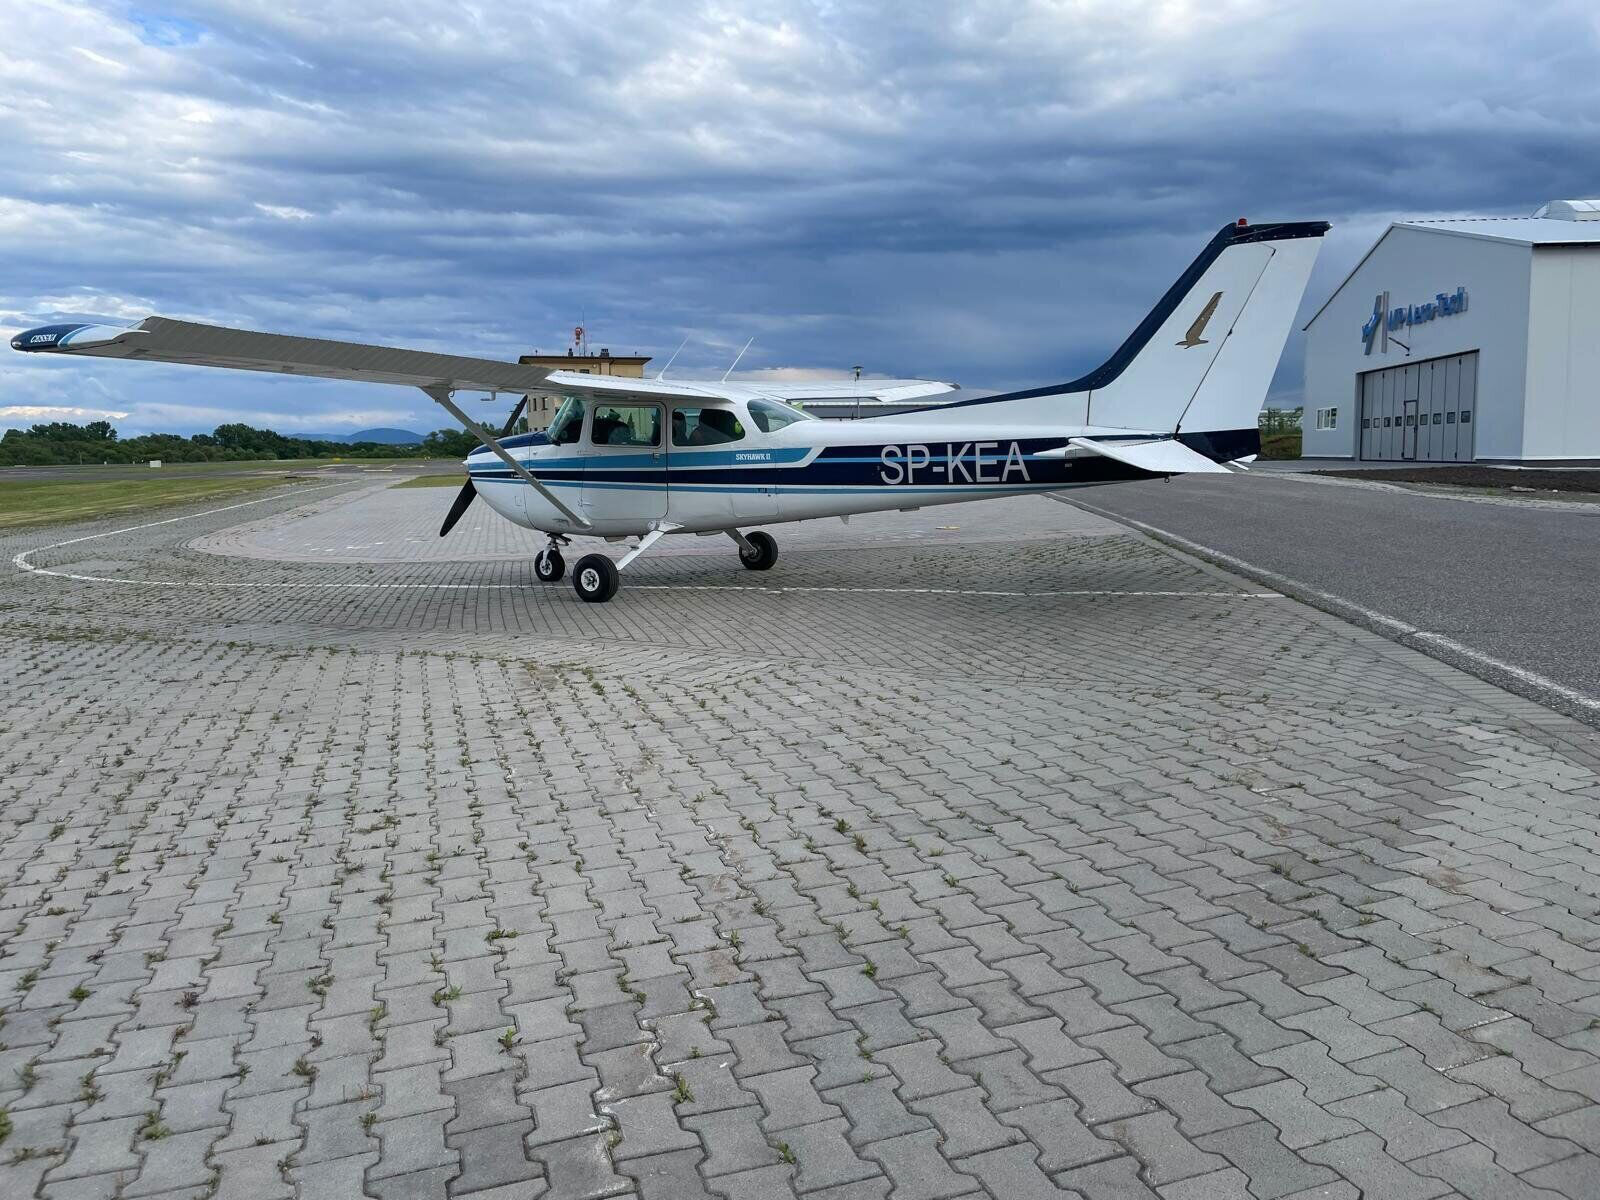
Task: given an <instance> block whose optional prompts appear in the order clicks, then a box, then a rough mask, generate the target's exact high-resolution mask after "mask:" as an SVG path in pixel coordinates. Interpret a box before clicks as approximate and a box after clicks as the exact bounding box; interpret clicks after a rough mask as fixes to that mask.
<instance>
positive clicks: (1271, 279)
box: [11, 221, 1328, 602]
mask: <svg viewBox="0 0 1600 1200" xmlns="http://www.w3.org/2000/svg"><path fill="white" fill-rule="evenodd" d="M1327 230H1328V225H1327V223H1326V222H1323V221H1304V222H1292V223H1279V224H1269V225H1253V226H1252V225H1249V224H1247V223H1246V222H1244V221H1240V222H1238V223H1237V224H1235V225H1226V226H1224V227H1223V228H1222V229H1221V231H1219V232H1218V233H1217V235H1216V236H1215V237H1213V238H1212V239H1211V241H1210V242H1209V243H1207V245H1206V247H1205V249H1204V250H1202V251H1201V252H1200V255H1199V257H1198V258H1196V259H1195V260H1194V262H1192V263H1190V264H1189V267H1188V269H1187V270H1186V271H1184V272H1183V274H1182V275H1180V276H1179V277H1178V280H1177V282H1175V283H1174V284H1173V285H1172V286H1171V287H1170V288H1169V289H1168V290H1167V292H1166V294H1165V295H1164V296H1162V297H1161V299H1160V301H1159V302H1158V303H1157V304H1156V306H1155V307H1154V308H1153V309H1151V310H1150V312H1149V314H1148V315H1147V316H1146V317H1145V318H1144V320H1143V321H1141V322H1140V323H1139V325H1138V327H1137V328H1135V329H1134V331H1133V332H1132V333H1131V334H1130V335H1129V336H1128V338H1127V340H1126V341H1124V342H1123V343H1122V345H1121V346H1120V347H1119V348H1118V349H1117V351H1116V352H1115V353H1114V354H1112V356H1111V357H1110V358H1108V359H1107V360H1106V361H1105V362H1104V363H1103V364H1101V365H1100V366H1099V367H1097V368H1096V369H1095V370H1093V371H1090V372H1089V373H1088V374H1087V375H1084V376H1082V377H1081V378H1078V379H1074V380H1072V381H1070V382H1068V383H1061V384H1056V385H1053V386H1048V387H1038V388H1031V389H1028V390H1026V391H1018V392H1007V393H1004V394H1002V395H995V396H983V397H980V398H977V399H963V400H954V401H951V402H946V403H940V404H937V405H934V406H930V407H926V408H920V409H914V410H912V411H909V412H907V411H901V412H896V413H894V414H892V415H890V414H886V415H882V416H869V417H863V418H861V419H858V420H852V421H822V420H818V419H816V418H815V417H813V416H811V415H810V414H808V413H806V412H804V411H803V410H802V409H801V408H797V407H795V406H794V404H793V403H790V402H791V401H799V402H803V401H804V400H806V399H808V398H816V397H819V396H823V395H838V394H839V386H838V385H789V386H780V385H772V384H752V383H747V382H728V381H724V380H717V381H708V380H707V381H688V380H670V381H669V380H665V379H661V378H659V377H658V378H655V379H631V378H620V377H616V376H606V375H586V374H580V373H577V372H572V371H551V370H550V369H548V368H544V367H534V366H528V365H523V364H518V363H507V362H499V361H496V360H491V359H481V358H468V357H462V356H458V355H452V354H437V353H431V352H427V351H419V350H403V349H398V348H394V347H387V346H366V345H360V344H357V343H353V342H338V341H329V340H326V339H321V338H307V337H295V336H289V335H284V334H270V333H255V332H251V331H248V330H240V329H225V328H221V327H219V326H214V325H201V324H195V323H193V322H188V321H174V320H169V319H167V318H165V317H147V318H145V319H144V320H143V321H140V322H138V323H136V324H134V325H131V326H127V327H118V326H108V325H101V324H89V323H81V322H80V323H75V324H58V325H49V326H45V327H44V328H41V329H32V330H29V331H27V332H25V333H21V334H18V335H17V336H16V337H14V338H13V339H12V340H11V348H12V349H13V350H21V351H25V352H27V353H37V354H70V355H88V356H91V357H97V358H127V359H140V360H145V361H151V362H170V363H190V364H195V365H199V366H211V367H233V368H236V369H240V370H247V371H270V372H273V373H277V374H284V375H309V376H319V377H323V378H330V379H357V380H365V381H369V382H373V383H388V384H400V385H409V386H412V387H418V388H421V389H422V391H423V392H425V393H427V395H428V396H429V397H431V398H432V399H433V400H435V401H437V402H438V403H439V404H440V405H441V406H443V407H444V408H445V409H446V410H448V411H449V412H450V414H451V415H452V416H454V417H455V418H456V419H457V420H458V421H460V422H461V424H462V425H464V426H465V427H466V428H467V429H468V430H469V431H471V433H472V434H473V435H474V436H475V437H477V438H478V440H479V441H480V442H482V443H483V449H481V450H475V451H473V453H472V454H471V455H470V456H469V457H468V458H467V460H466V467H467V471H468V478H467V481H466V484H465V486H463V488H462V490H461V492H460V494H459V495H458V496H457V497H456V500H455V503H454V504H453V505H452V506H451V508H450V512H449V514H448V516H446V518H445V521H444V525H443V526H442V528H441V529H440V530H439V534H440V536H441V537H442V536H444V535H445V534H447V533H449V532H450V530H451V528H452V527H453V526H454V525H455V523H456V522H457V521H458V520H459V519H460V518H461V515H462V513H463V512H465V511H466V508H467V506H468V505H469V504H471V503H472V501H473V499H474V498H475V497H476V496H478V495H480V494H481V495H482V496H483V497H484V499H485V500H486V501H488V503H489V505H490V507H492V508H493V509H494V510H495V511H496V512H498V513H499V514H500V515H501V516H503V517H505V518H506V519H507V520H510V521H512V522H515V523H516V524H518V525H522V526H525V527H527V528H530V529H535V530H538V531H539V532H541V533H543V534H546V535H547V536H548V538H549V543H548V544H547V546H546V548H545V549H544V550H543V551H541V552H540V553H539V554H538V556H537V557H536V558H535V560H534V574H535V575H537V576H538V578H539V579H540V580H542V581H544V582H546V583H553V582H555V581H557V580H559V579H561V578H562V577H563V575H565V573H566V563H565V562H564V560H563V557H562V553H561V552H562V549H563V548H564V547H566V546H568V545H569V544H570V542H571V540H572V539H573V538H574V537H580V536H582V537H591V536H593V537H603V538H606V539H608V540H611V541H623V540H625V539H628V538H633V539H636V541H635V543H634V545H633V546H632V547H631V548H630V549H629V550H628V551H627V552H626V553H625V554H624V555H623V556H622V557H621V559H620V560H614V559H612V558H611V557H610V556H609V555H606V554H600V553H591V554H586V555H584V556H583V557H582V558H580V559H579V560H578V561H577V563H576V564H575V566H574V568H573V584H574V587H575V589H576V591H577V594H578V596H579V597H580V598H582V599H583V600H586V601H590V602H604V601H607V600H609V599H611V597H612V596H613V595H614V594H615V593H616V590H617V585H618V579H619V572H621V571H622V570H624V569H625V568H626V567H627V566H628V564H629V563H631V562H633V560H634V559H636V558H638V557H639V555H641V554H643V553H645V552H646V551H648V550H649V549H650V547H651V546H653V545H655V544H656V542H658V541H659V540H660V539H661V538H662V537H663V536H665V535H667V534H673V533H693V534H726V535H727V536H728V537H730V538H732V539H733V541H734V542H735V543H737V545H738V550H739V559H740V561H741V562H742V563H743V564H744V565H745V566H746V567H747V568H749V569H750V570H752V571H765V570H768V569H769V568H770V567H772V565H773V564H774V563H775V562H776V561H777V557H778V548H777V543H776V541H774V540H773V538H772V536H771V535H770V534H768V533H765V532H762V531H761V530H759V529H754V528H753V527H755V526H765V525H774V524H778V523H781V522H787V521H805V520H811V519H814V518H817V517H834V516H836V517H849V516H850V515H851V514H854V513H866V512H875V511H887V510H893V509H901V510H909V509H914V508H920V507H922V506H924V505H929V504H951V503H957V502H960V501H964V500H984V499H990V498H993V497H997V496H1014V495H1018V494H1025V493H1034V492H1052V491H1059V490H1061V489H1064V488H1072V487H1085V486H1093V485H1100V484H1108V483H1117V482H1122V481H1126V480H1137V479H1152V478H1161V477H1170V476H1173V475H1182V474H1188V473H1195V472H1226V471H1229V470H1238V469H1243V468H1244V467H1245V466H1247V465H1248V464H1249V462H1250V461H1252V460H1253V459H1254V458H1255V456H1256V455H1257V453H1259V451H1260V448H1261V438H1260V434H1259V432H1258V427H1257V413H1258V412H1259V411H1260V408H1261V403H1262V400H1263V399H1264V398H1265V396H1266V393H1267V387H1268V385H1269V384H1270V383H1271V380H1272V373H1273V371H1274V370H1275V369H1276V367H1277V365H1278V359H1279V357H1280V356H1281V354H1282V352H1283V346H1284V342H1285V340H1286V338H1287V337H1288V334H1289V328H1290V325H1291V323H1292V321H1293V320H1294V315H1295V310H1296V309H1297V308H1298V306H1299V304H1300V298H1301V295H1302V294H1303V292H1304V291H1305V286H1306V281H1307V279H1308V277H1309V276H1310V273H1311V267H1312V264H1313V262H1314V261H1315V259H1316V255H1317V250H1318V248H1319V247H1320V245H1321V240H1320V239H1321V238H1322V235H1323V234H1324V233H1326V232H1327ZM870 386H871V388H872V393H873V395H874V396H876V397H878V398H891V399H897V400H905V399H913V398H917V397H925V396H932V395H937V394H939V393H943V392H948V391H950V390H952V389H951V388H950V385H947V384H940V383H934V382H930V381H921V380H904V381H889V382H888V383H887V384H886V383H884V382H883V381H877V382H876V383H874V384H872V385H870ZM463 392H467V393H473V392H488V393H490V394H491V395H494V394H496V393H506V394H508V395H520V396H521V397H522V398H521V400H520V401H518V403H517V406H516V409H515V410H514V411H513V412H512V414H511V419H510V420H509V421H508V422H506V424H505V426H504V428H503V429H502V430H501V432H500V433H498V434H496V433H493V432H491V431H490V430H487V429H485V428H484V427H483V426H482V425H480V424H479V423H478V422H477V421H474V420H473V419H472V418H471V417H470V416H468V415H467V413H466V412H465V411H463V410H462V408H461V407H460V406H459V405H458V404H457V402H456V397H457V395H458V394H459V393H463ZM532 395H553V396H559V397H562V398H563V401H562V403H561V405H560V407H559V409H558V410H557V412H556V414H555V416H554V417H553V418H552V419H551V422H550V425H549V428H548V429H547V430H546V431H542V432H538V433H523V434H515V433H513V432H512V430H513V429H514V428H515V426H516V422H517V419H518V417H519V416H520V414H521V411H522V408H523V406H524V405H525V404H526V403H527V399H528V397H529V396H532Z"/></svg>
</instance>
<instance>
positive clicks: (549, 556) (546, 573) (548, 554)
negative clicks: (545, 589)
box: [533, 548, 567, 583]
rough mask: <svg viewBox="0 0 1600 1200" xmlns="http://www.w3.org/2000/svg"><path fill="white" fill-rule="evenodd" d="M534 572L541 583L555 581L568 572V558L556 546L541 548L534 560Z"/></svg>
mask: <svg viewBox="0 0 1600 1200" xmlns="http://www.w3.org/2000/svg"><path fill="white" fill-rule="evenodd" d="M533 573H534V574H535V575H537V576H538V577H539V582H540V583H555V582H556V581H557V580H559V579H560V578H561V577H562V576H563V575H565V574H566V573H567V560H566V559H564V558H562V557H561V551H559V550H556V549H554V548H551V549H548V550H541V551H539V554H538V556H537V557H536V558H535V559H534V560H533Z"/></svg>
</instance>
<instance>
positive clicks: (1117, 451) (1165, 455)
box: [1067, 438, 1228, 475]
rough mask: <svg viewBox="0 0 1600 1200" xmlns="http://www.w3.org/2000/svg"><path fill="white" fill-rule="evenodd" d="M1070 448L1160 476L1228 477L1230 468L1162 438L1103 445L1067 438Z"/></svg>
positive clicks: (1084, 439)
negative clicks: (1102, 456)
mask: <svg viewBox="0 0 1600 1200" xmlns="http://www.w3.org/2000/svg"><path fill="white" fill-rule="evenodd" d="M1067 445H1069V446H1076V447H1078V449H1080V450H1092V451H1093V452H1094V453H1096V454H1103V455H1105V456H1106V457H1107V458H1114V459H1116V460H1117V461H1118V462H1120V463H1126V464H1127V465H1128V466H1130V467H1138V468H1139V470H1141V471H1150V472H1153V473H1154V474H1157V475H1199V474H1202V473H1204V474H1210V475H1226V474H1228V468H1227V467H1224V466H1223V465H1222V464H1221V463H1214V462H1212V461H1211V460H1210V459H1209V458H1207V457H1206V456H1205V455H1203V454H1196V453H1195V452H1194V451H1193V450H1191V449H1189V447H1187V446H1185V445H1184V444H1183V443H1182V442H1179V441H1174V440H1173V439H1172V438H1162V439H1161V440H1159V441H1151V442H1102V441H1097V440H1096V439H1094V438H1068V439H1067Z"/></svg>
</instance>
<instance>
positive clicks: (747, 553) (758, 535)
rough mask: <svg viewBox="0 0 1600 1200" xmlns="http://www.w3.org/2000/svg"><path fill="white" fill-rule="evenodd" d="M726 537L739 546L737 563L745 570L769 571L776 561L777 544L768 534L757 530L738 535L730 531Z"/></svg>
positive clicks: (736, 532)
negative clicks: (740, 563)
mask: <svg viewBox="0 0 1600 1200" xmlns="http://www.w3.org/2000/svg"><path fill="white" fill-rule="evenodd" d="M728 536H729V537H731V538H732V539H733V540H734V541H735V542H737V543H738V544H739V561H740V562H742V563H743V564H744V567H745V570H747V571H770V570H772V564H773V563H775V562H777V561H778V543H777V540H776V539H775V538H773V536H772V535H771V534H770V533H762V532H761V531H760V530H759V529H758V530H756V531H755V532H754V533H740V532H739V531H738V530H737V529H730V530H728Z"/></svg>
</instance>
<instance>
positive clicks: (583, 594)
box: [572, 554, 622, 604]
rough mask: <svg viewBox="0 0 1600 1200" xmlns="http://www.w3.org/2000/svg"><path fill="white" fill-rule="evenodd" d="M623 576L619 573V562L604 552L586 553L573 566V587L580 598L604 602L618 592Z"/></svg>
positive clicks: (592, 602)
mask: <svg viewBox="0 0 1600 1200" xmlns="http://www.w3.org/2000/svg"><path fill="white" fill-rule="evenodd" d="M621 581H622V577H621V576H620V575H618V574H617V564H616V563H614V562H612V561H611V560H610V559H609V558H607V557H606V556H605V555H604V554H585V555H584V556H583V557H582V558H580V559H579V560H578V565H577V566H575V567H573V568H572V587H573V590H574V591H576V592H577V593H578V599H579V600H584V601H587V602H588V603H590V604H604V603H605V602H606V601H607V600H609V599H611V597H613V596H615V595H616V594H617V584H618V583H620V582H621Z"/></svg>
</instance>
